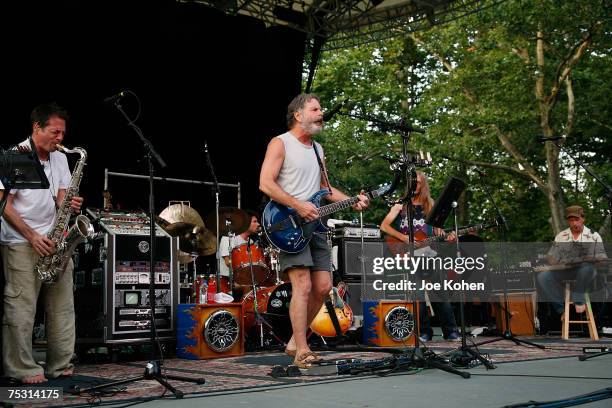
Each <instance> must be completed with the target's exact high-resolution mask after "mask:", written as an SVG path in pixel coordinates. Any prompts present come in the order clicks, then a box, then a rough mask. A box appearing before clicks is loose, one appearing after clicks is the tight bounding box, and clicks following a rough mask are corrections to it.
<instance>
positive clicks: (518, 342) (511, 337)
mask: <svg viewBox="0 0 612 408" xmlns="http://www.w3.org/2000/svg"><path fill="white" fill-rule="evenodd" d="M476 172H477V173H478V174H479V175H480V177H481V178H482V179H483V180H484V178H485V177H484V173H482V172H481V171H480V170H478V169H476ZM482 187H483V188H484V191H485V194H486V195H487V197H488V198H489V200H490V201H491V203H492V204H493V207H494V208H495V212H496V213H497V219H498V225H499V226H500V231H501V235H502V238H501V240H500V243H499V250H500V254H501V253H502V242H507V235H506V234H507V232H508V225H507V224H506V220H505V218H504V216H503V215H502V213H501V210H500V209H499V206H498V205H497V203H496V201H495V199H494V198H493V195H492V194H491V190H490V189H489V186H488V185H487V184H486V183H484V182H483V183H482ZM501 259H502V261H501V262H500V263H499V264H498V271H499V272H501V271H502V270H503V282H504V292H503V293H504V305H503V307H501V306H500V308H501V309H502V310H503V313H504V323H505V325H506V329H505V330H504V332H503V334H502V335H501V336H500V337H499V338H495V339H491V340H485V341H482V342H480V343H476V344H475V345H476V347H478V346H481V345H483V344H489V343H494V342H497V341H501V340H510V341H513V342H514V343H516V345H518V346H521V345H527V346H533V347H538V348H540V349H542V350H544V349H545V348H546V347H544V346H543V345H541V344H536V343H533V342H531V341H527V340H520V339H518V338H517V337H516V336H514V335H513V334H512V328H511V327H510V310H509V305H508V281H507V279H506V273H507V270H508V265H507V264H506V257H502V258H501ZM500 275H502V274H501V273H500Z"/></svg>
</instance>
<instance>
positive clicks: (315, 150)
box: [312, 140, 332, 195]
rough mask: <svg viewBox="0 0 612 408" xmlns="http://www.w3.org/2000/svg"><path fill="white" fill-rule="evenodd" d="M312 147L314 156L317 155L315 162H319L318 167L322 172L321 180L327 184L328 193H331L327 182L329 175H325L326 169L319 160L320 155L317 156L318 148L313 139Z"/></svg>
mask: <svg viewBox="0 0 612 408" xmlns="http://www.w3.org/2000/svg"><path fill="white" fill-rule="evenodd" d="M312 147H313V148H314V152H315V156H317V162H319V168H320V169H321V174H323V181H324V182H325V184H326V185H327V189H328V190H329V195H331V194H332V189H331V185H330V184H329V177H327V169H326V168H325V166H324V165H323V162H322V161H321V156H319V150H318V149H317V144H316V143H315V141H314V140H313V141H312Z"/></svg>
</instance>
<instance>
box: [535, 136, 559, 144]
mask: <svg viewBox="0 0 612 408" xmlns="http://www.w3.org/2000/svg"><path fill="white" fill-rule="evenodd" d="M561 139H565V138H564V137H563V136H554V137H538V142H541V143H543V142H556V141H557V140H561Z"/></svg>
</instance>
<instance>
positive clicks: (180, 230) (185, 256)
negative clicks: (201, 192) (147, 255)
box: [158, 204, 217, 263]
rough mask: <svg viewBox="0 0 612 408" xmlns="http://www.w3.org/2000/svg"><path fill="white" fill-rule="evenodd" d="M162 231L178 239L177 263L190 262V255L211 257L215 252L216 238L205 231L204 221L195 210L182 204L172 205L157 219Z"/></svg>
mask: <svg viewBox="0 0 612 408" xmlns="http://www.w3.org/2000/svg"><path fill="white" fill-rule="evenodd" d="M158 218H160V219H161V221H162V222H160V224H161V225H162V227H163V228H164V230H165V231H166V232H167V233H168V234H170V235H171V236H173V237H179V262H181V263H187V262H191V256H192V255H204V256H207V255H212V254H214V253H215V252H217V238H216V236H215V234H213V233H212V232H211V231H209V230H208V229H206V227H205V224H204V220H202V217H201V216H200V214H198V212H197V211H196V210H194V209H193V208H191V207H189V206H188V205H184V204H173V205H171V206H169V207H167V208H166V209H164V210H163V211H162V212H161V213H160V214H159V217H158Z"/></svg>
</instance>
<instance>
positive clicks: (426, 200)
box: [414, 171, 434, 215]
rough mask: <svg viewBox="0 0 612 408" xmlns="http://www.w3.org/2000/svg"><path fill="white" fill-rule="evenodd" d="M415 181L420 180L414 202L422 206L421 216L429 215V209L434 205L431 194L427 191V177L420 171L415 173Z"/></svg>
mask: <svg viewBox="0 0 612 408" xmlns="http://www.w3.org/2000/svg"><path fill="white" fill-rule="evenodd" d="M416 173H417V180H418V179H419V178H420V179H421V190H420V191H419V194H418V195H416V196H414V201H416V202H417V203H419V204H421V205H422V206H423V214H425V215H427V214H429V211H431V208H432V207H433V205H434V200H433V198H431V192H430V191H429V183H428V182H427V177H426V176H425V174H424V173H423V172H422V171H417V172H416Z"/></svg>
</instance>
